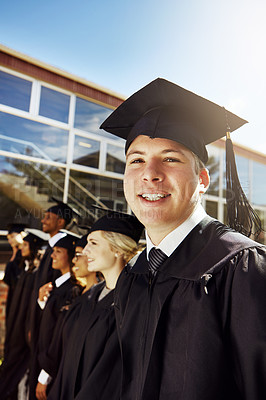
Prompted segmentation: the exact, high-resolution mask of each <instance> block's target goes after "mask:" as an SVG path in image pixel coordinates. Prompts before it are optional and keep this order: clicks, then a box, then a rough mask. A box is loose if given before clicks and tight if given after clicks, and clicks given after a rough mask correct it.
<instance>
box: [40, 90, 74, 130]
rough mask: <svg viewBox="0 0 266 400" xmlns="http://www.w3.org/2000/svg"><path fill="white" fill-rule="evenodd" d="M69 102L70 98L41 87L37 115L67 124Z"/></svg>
mask: <svg viewBox="0 0 266 400" xmlns="http://www.w3.org/2000/svg"><path fill="white" fill-rule="evenodd" d="M69 101H70V96H68V95H66V94H64V93H60V92H57V91H56V90H52V89H49V88H47V87H44V86H42V88H41V99H40V110H39V114H40V115H42V116H43V117H47V118H52V119H56V120H57V121H61V122H65V123H67V122H68V113H69Z"/></svg>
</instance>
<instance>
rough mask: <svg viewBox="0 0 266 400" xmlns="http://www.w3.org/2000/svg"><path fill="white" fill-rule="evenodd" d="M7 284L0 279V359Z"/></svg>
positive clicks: (1, 355) (3, 337)
mask: <svg viewBox="0 0 266 400" xmlns="http://www.w3.org/2000/svg"><path fill="white" fill-rule="evenodd" d="M7 290H8V286H7V285H6V284H5V283H4V282H3V281H1V280H0V359H1V358H2V357H3V352H4V340H5V314H6V298H7Z"/></svg>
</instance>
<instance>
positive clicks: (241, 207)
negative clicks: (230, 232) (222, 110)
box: [226, 124, 262, 237]
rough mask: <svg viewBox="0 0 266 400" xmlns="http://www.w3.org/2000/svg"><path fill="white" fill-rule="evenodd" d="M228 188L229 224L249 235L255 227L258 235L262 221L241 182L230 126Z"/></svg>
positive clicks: (228, 136) (227, 158) (228, 139)
mask: <svg viewBox="0 0 266 400" xmlns="http://www.w3.org/2000/svg"><path fill="white" fill-rule="evenodd" d="M227 125H228V124H227ZM226 189H227V190H226V203H227V214H228V224H229V226H230V227H231V228H233V229H235V230H236V231H238V232H240V233H243V234H244V235H246V236H248V237H249V236H250V235H251V234H252V233H253V232H252V228H253V227H254V235H255V237H258V235H259V234H260V232H261V231H262V227H261V221H260V218H259V216H258V215H257V213H256V212H255V211H254V209H253V208H252V207H251V205H250V203H249V201H248V199H247V197H246V195H245V193H244V191H243V189H242V187H241V184H240V182H239V178H238V173H237V169H236V162H235V155H234V150H233V144H232V141H231V138H230V128H229V126H227V132H226Z"/></svg>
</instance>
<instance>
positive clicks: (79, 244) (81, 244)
mask: <svg viewBox="0 0 266 400" xmlns="http://www.w3.org/2000/svg"><path fill="white" fill-rule="evenodd" d="M87 238H88V233H87V234H86V235H83V236H82V237H81V238H80V239H78V240H77V242H76V247H82V248H83V249H84V247H85V246H86V244H87V243H88V242H87Z"/></svg>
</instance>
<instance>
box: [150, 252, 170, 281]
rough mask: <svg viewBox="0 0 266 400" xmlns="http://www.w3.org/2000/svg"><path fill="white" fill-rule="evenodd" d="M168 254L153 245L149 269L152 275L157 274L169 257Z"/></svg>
mask: <svg viewBox="0 0 266 400" xmlns="http://www.w3.org/2000/svg"><path fill="white" fill-rule="evenodd" d="M167 258H168V257H167V255H166V254H165V253H164V252H163V251H162V250H160V249H156V248H155V247H153V248H152V249H151V250H150V252H149V270H150V272H151V273H152V275H156V273H157V271H158V268H159V267H160V266H161V265H162V264H163V263H164V261H165V260H166V259H167Z"/></svg>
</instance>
